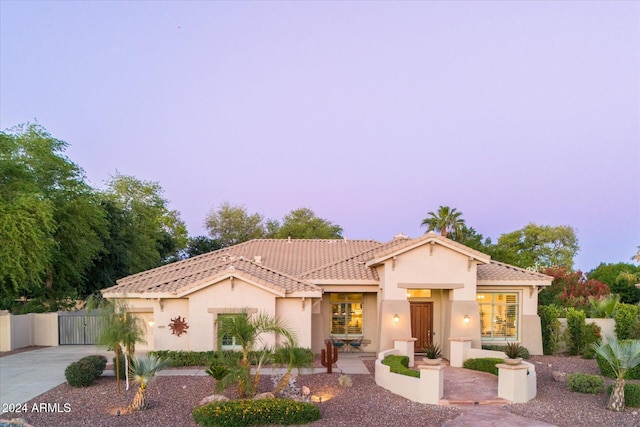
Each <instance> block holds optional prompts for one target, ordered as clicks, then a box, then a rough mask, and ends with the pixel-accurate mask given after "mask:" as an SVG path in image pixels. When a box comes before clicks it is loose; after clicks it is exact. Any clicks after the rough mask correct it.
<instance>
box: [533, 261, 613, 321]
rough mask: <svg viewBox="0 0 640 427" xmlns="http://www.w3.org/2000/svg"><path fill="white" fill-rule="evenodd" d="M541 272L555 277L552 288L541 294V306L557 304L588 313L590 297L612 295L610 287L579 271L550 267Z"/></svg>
mask: <svg viewBox="0 0 640 427" xmlns="http://www.w3.org/2000/svg"><path fill="white" fill-rule="evenodd" d="M540 272H541V273H542V274H546V275H549V276H553V277H554V279H553V282H552V284H551V286H549V287H548V288H546V289H544V290H543V291H542V292H540V304H544V305H549V304H557V305H559V306H561V307H566V308H568V307H573V308H576V309H582V310H584V311H585V312H586V311H587V310H588V308H589V297H590V296H592V297H594V298H601V297H603V296H606V295H609V294H610V293H611V289H610V288H609V285H607V284H606V283H602V282H600V281H598V280H594V279H589V278H588V276H587V275H586V274H584V273H583V272H581V271H579V270H578V271H572V270H570V269H568V268H566V267H550V268H546V269H544V270H542V271H540Z"/></svg>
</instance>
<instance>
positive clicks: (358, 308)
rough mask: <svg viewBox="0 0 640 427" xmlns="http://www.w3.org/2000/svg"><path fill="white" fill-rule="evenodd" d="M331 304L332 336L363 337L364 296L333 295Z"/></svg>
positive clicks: (330, 298) (330, 297) (330, 299)
mask: <svg viewBox="0 0 640 427" xmlns="http://www.w3.org/2000/svg"><path fill="white" fill-rule="evenodd" d="M329 301H330V303H331V331H330V333H331V335H338V336H345V337H347V336H349V335H362V334H363V330H364V325H363V323H362V321H363V319H364V316H363V313H364V304H363V295H362V294H347V293H344V294H342V293H332V294H331V295H330V296H329Z"/></svg>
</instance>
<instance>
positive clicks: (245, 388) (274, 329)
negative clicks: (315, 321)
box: [216, 310, 295, 397]
mask: <svg viewBox="0 0 640 427" xmlns="http://www.w3.org/2000/svg"><path fill="white" fill-rule="evenodd" d="M216 325H217V326H218V337H219V339H218V342H221V341H222V340H221V338H222V336H224V335H228V336H231V337H233V339H234V340H235V342H236V344H237V345H239V346H240V348H241V352H242V360H241V361H240V371H241V372H237V373H236V374H235V377H236V379H237V381H238V394H239V395H240V396H241V397H245V396H249V395H252V394H253V393H254V391H255V387H254V384H255V383H257V382H258V381H259V375H260V370H259V369H257V370H256V373H255V375H256V378H254V381H253V383H252V382H251V381H250V380H247V379H248V378H250V376H251V374H250V372H251V364H250V363H249V352H250V351H251V350H253V349H254V348H255V347H256V345H257V344H258V342H259V341H261V339H260V335H261V334H263V333H270V332H271V333H275V334H278V335H283V336H284V337H285V338H286V339H287V341H288V343H289V345H292V346H293V345H295V338H294V336H293V333H292V332H291V331H290V330H289V329H288V328H287V326H286V325H285V324H284V323H283V322H281V321H280V320H278V319H276V318H274V317H273V316H271V315H269V314H267V313H259V314H257V315H255V316H250V315H249V313H248V312H247V310H244V311H243V312H242V313H240V314H239V315H233V316H221V317H219V318H218V319H217V320H216ZM233 373H234V372H233V371H232V374H233Z"/></svg>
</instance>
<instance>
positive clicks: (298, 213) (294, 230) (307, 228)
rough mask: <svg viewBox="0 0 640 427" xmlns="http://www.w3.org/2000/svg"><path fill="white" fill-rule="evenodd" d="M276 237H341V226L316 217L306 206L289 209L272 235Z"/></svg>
mask: <svg viewBox="0 0 640 427" xmlns="http://www.w3.org/2000/svg"><path fill="white" fill-rule="evenodd" d="M272 237H273V238H276V239H286V238H287V237H291V238H292V239H341V238H342V227H340V226H339V225H335V224H333V223H331V222H330V221H328V220H326V219H323V218H318V217H317V216H316V214H315V213H314V212H313V211H312V210H311V209H308V208H300V209H296V210H293V211H291V212H290V213H289V214H288V215H287V216H285V217H284V220H283V221H282V225H281V226H279V227H277V231H276V232H275V234H274V235H273V236H272Z"/></svg>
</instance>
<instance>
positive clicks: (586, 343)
mask: <svg viewBox="0 0 640 427" xmlns="http://www.w3.org/2000/svg"><path fill="white" fill-rule="evenodd" d="M601 339H602V328H600V326H598V325H596V324H595V323H587V324H586V326H585V328H584V337H583V340H582V341H583V345H582V357H583V358H584V359H593V358H594V357H595V355H596V351H595V350H594V349H593V347H592V344H595V343H597V342H600V341H601Z"/></svg>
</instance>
